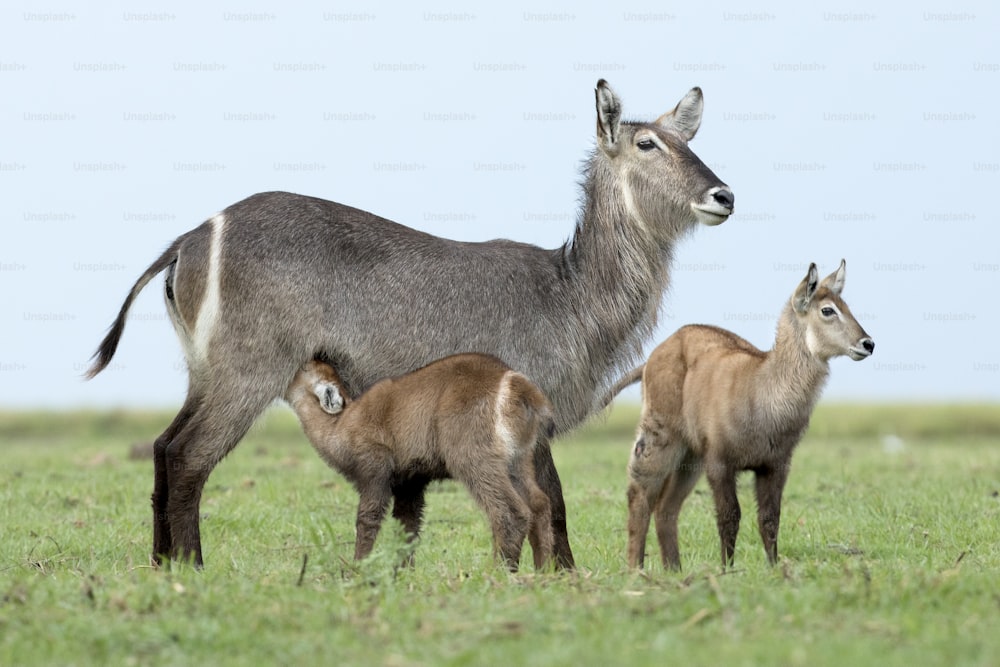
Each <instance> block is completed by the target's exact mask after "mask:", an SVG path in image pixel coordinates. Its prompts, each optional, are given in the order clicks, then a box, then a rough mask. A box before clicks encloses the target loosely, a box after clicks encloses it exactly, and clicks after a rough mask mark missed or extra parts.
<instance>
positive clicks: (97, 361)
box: [84, 236, 184, 380]
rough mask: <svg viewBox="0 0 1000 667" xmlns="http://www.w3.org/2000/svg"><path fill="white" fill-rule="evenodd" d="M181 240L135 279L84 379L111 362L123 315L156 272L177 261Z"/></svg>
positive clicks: (182, 237) (125, 314)
mask: <svg viewBox="0 0 1000 667" xmlns="http://www.w3.org/2000/svg"><path fill="white" fill-rule="evenodd" d="M183 240H184V236H181V237H179V238H178V239H177V240H175V241H174V242H173V243H171V244H170V247H169V248H167V249H166V250H165V251H164V252H163V254H162V255H160V256H159V258H157V260H156V261H155V262H153V263H152V264H150V265H149V268H148V269H146V272H145V273H143V274H142V275H141V276H139V279H138V280H137V281H135V285H133V286H132V290H131V291H130V292H129V293H128V296H126V297H125V303H123V304H122V308H121V310H119V311H118V317H116V318H115V321H114V323H113V324H112V325H111V328H110V329H109V330H108V335H107V336H105V337H104V340H102V341H101V344H100V346H98V348H97V351H96V352H94V356H93V357H92V360H93V363H92V364H91V366H90V368H89V369H87V372H86V374H85V375H84V377H85V378H86V379H88V380H89V379H91V378H93V377H94V376H95V375H97V374H98V373H100V372H101V371H103V370H104V369H105V368H106V367H107V365H108V364H109V363H111V358H112V357H113V356H115V351H116V350H117V349H118V341H119V340H121V337H122V332H123V331H124V330H125V317H126V316H127V315H128V309H129V308H130V307H131V306H132V301H133V300H134V299H135V297H136V296H138V294H139V292H141V291H142V288H144V287H145V286H146V285H147V284H148V283H149V281H150V280H152V279H153V278H154V277H155V276H156V274H158V273H160V272H161V271H163V270H164V269H166V268H167V267H168V266H170V265H171V264H173V263H174V262H176V261H177V251H178V250H179V249H180V247H181V241H183Z"/></svg>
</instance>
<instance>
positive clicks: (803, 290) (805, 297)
mask: <svg viewBox="0 0 1000 667" xmlns="http://www.w3.org/2000/svg"><path fill="white" fill-rule="evenodd" d="M817 288H819V271H817V270H816V263H815V262H813V263H812V264H810V265H809V273H807V274H806V277H805V278H803V279H802V282H801V283H799V286H798V287H797V288H796V289H795V294H794V295H793V296H792V307H793V308H795V312H797V313H798V314H799V315H805V314H806V311H807V310H809V302H810V301H812V298H813V295H815V294H816V290H817Z"/></svg>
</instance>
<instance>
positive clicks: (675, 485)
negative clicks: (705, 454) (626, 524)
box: [653, 450, 701, 570]
mask: <svg viewBox="0 0 1000 667" xmlns="http://www.w3.org/2000/svg"><path fill="white" fill-rule="evenodd" d="M700 477H701V461H700V460H699V459H698V457H697V456H695V455H694V454H692V453H691V452H690V450H688V451H687V452H686V453H685V454H684V458H683V459H682V460H681V462H680V465H678V466H677V468H676V470H674V472H673V474H671V475H670V477H669V478H668V479H667V483H666V484H665V485H664V487H663V491H662V493H661V494H660V497H659V500H658V501H657V503H656V507H655V509H654V513H653V516H654V518H655V519H656V539H657V541H658V542H659V543H660V556H661V558H662V560H663V567H664V568H666V569H671V570H680V569H681V556H680V548H679V547H678V544H677V518H678V517H679V516H680V513H681V506H682V505H683V504H684V501H685V500H686V499H687V497H688V495H689V494H690V493H691V490H692V489H694V485H695V484H697V483H698V479H699V478H700Z"/></svg>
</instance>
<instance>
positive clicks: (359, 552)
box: [285, 354, 554, 570]
mask: <svg viewBox="0 0 1000 667" xmlns="http://www.w3.org/2000/svg"><path fill="white" fill-rule="evenodd" d="M285 399H286V400H287V401H288V402H289V403H290V404H291V405H292V408H294V409H295V412H296V414H297V415H298V417H299V420H300V421H301V422H302V427H303V429H304V430H305V433H306V436H308V438H309V440H310V441H311V442H312V444H313V446H314V447H315V448H316V450H317V451H318V452H319V454H320V456H322V457H323V459H324V460H325V461H326V462H327V463H328V464H329V465H331V466H332V467H334V468H336V469H337V470H338V471H340V473H341V474H343V475H344V476H345V477H347V479H349V480H350V481H351V483H352V484H354V486H355V488H356V489H357V490H358V493H359V494H360V496H361V499H360V503H359V505H358V517H357V542H356V544H355V549H354V557H355V558H356V559H361V558H364V557H365V556H367V555H368V554H369V553H370V552H371V550H372V547H373V545H374V544H375V537H376V535H378V531H379V526H380V525H381V523H382V520H383V519H384V518H385V512H386V509H387V508H388V506H389V500H390V498H391V497H392V498H394V503H393V510H392V514H393V516H394V517H396V518H397V519H398V520H399V521H400V522H401V523H402V524H403V527H404V529H405V530H406V531H407V533H409V536H410V539H411V540H412V539H415V538H416V537H417V535H418V534H419V533H420V523H421V518H422V514H423V508H424V490H425V489H426V487H427V484H428V483H429V482H430V481H432V480H436V479H447V478H452V477H453V478H455V479H457V480H459V481H461V482H463V483H464V484H465V485H466V486H467V487H468V488H469V491H470V492H471V493H472V496H473V497H474V498H475V499H476V501H477V502H478V503H479V505H480V506H481V507H482V508H483V510H484V511H485V512H486V515H487V516H488V517H489V520H490V526H491V527H492V529H493V550H494V555H498V556H499V557H500V558H501V559H502V560H503V562H504V563H505V564H506V565H507V567H508V568H510V569H511V570H517V566H518V562H519V560H520V557H521V547H522V545H523V544H524V538H525V536H526V535H527V536H528V538H529V541H530V542H531V549H532V552H533V554H534V559H535V567H536V568H540V567H542V566H543V565H544V564H545V562H546V561H547V560H548V559H549V558H550V556H551V555H552V539H553V538H552V526H551V520H552V519H551V509H550V506H549V498H548V496H547V495H546V494H545V493H543V492H542V490H541V489H540V488H539V487H538V485H537V483H536V482H535V469H534V448H535V443H536V442H538V441H539V440H540V439H541V438H544V437H551V434H552V430H553V427H554V423H553V415H552V406H551V405H550V404H549V401H548V399H547V398H546V397H545V395H544V394H543V393H542V392H541V390H540V389H539V388H538V387H536V386H535V385H534V384H532V383H531V381H529V380H528V379H527V378H526V377H525V376H523V375H521V374H520V373H517V372H514V371H513V370H511V369H510V368H509V367H508V366H507V365H505V364H504V363H503V362H501V361H500V360H499V359H497V358H496V357H491V356H487V355H481V354H457V355H454V356H450V357H446V358H444V359H439V360H438V361H435V362H432V363H431V364H429V365H427V366H425V367H423V368H421V369H418V370H416V371H413V372H411V373H407V374H406V375H402V376H399V377H396V378H390V379H386V380H382V381H380V382H377V383H375V384H374V385H372V387H371V388H370V389H368V391H366V392H365V393H364V394H362V395H361V396H360V397H359V398H358V399H357V400H354V401H351V400H349V399H348V393H347V391H346V389H345V388H344V386H343V383H342V381H341V379H340V377H339V376H338V375H337V373H336V372H335V371H334V370H333V368H332V367H331V366H329V365H327V364H325V363H323V362H319V361H312V362H308V363H306V364H305V365H304V366H303V367H302V369H301V370H300V371H299V373H298V374H297V375H296V376H295V378H294V379H293V380H292V383H291V384H290V385H289V387H288V391H287V392H286V394H285Z"/></svg>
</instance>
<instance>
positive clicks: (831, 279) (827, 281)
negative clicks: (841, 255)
mask: <svg viewBox="0 0 1000 667" xmlns="http://www.w3.org/2000/svg"><path fill="white" fill-rule="evenodd" d="M846 274H847V262H846V261H845V260H843V259H842V260H840V267H839V268H838V269H837V270H836V271H834V272H833V273H831V274H830V275H828V276H827V277H826V278H824V279H823V286H824V287H826V288H828V289H829V290H830V291H831V292H833V293H834V294H836V295H837V296H840V293H841V292H843V291H844V276H845V275H846Z"/></svg>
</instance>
